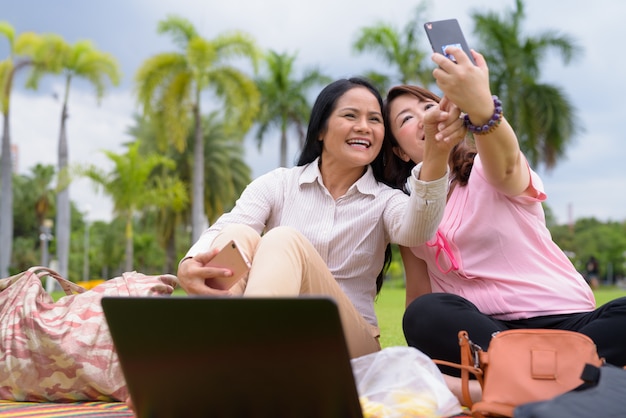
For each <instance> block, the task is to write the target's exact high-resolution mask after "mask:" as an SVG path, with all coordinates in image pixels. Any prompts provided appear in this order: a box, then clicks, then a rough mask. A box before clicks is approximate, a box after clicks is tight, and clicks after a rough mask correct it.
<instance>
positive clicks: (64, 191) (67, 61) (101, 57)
mask: <svg viewBox="0 0 626 418" xmlns="http://www.w3.org/2000/svg"><path fill="white" fill-rule="evenodd" d="M61 66H62V71H63V76H64V78H65V89H64V92H63V99H62V100H63V102H62V105H61V121H60V122H61V123H60V126H61V128H60V131H59V144H58V168H59V171H58V180H57V213H56V250H57V260H58V262H59V267H58V269H59V273H60V274H61V275H62V276H63V277H68V276H67V275H68V263H69V248H70V223H71V219H70V218H71V216H70V213H71V211H70V195H69V184H70V178H69V175H68V160H69V147H68V141H67V118H68V116H69V114H68V101H69V95H70V88H71V84H72V79H74V78H84V79H86V80H88V81H89V82H90V83H91V84H92V85H93V86H94V87H95V90H96V97H97V100H98V101H100V99H101V98H102V97H103V96H104V91H105V85H106V83H105V81H106V79H108V80H109V81H110V82H111V83H112V84H113V85H117V84H118V83H119V80H120V76H121V74H120V70H119V65H118V63H117V61H116V60H115V58H114V57H113V56H111V55H110V54H107V53H103V52H100V51H98V50H97V49H96V48H95V47H94V45H93V44H92V43H91V42H90V41H78V42H76V43H75V44H74V45H73V46H70V45H67V44H65V43H64V53H63V54H62V59H61ZM38 81H39V78H37V77H34V78H33V79H32V80H31V84H30V85H31V87H33V88H37V85H38Z"/></svg>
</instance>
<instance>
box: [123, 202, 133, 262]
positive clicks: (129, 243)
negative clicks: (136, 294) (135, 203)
mask: <svg viewBox="0 0 626 418" xmlns="http://www.w3.org/2000/svg"><path fill="white" fill-rule="evenodd" d="M125 256H126V263H125V267H124V271H133V257H134V251H133V215H132V211H130V214H129V215H128V219H127V220H126V250H125Z"/></svg>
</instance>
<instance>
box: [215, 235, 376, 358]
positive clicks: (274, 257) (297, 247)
mask: <svg viewBox="0 0 626 418" xmlns="http://www.w3.org/2000/svg"><path fill="white" fill-rule="evenodd" d="M231 239H234V240H235V241H237V244H238V245H239V247H240V248H241V250H242V251H243V252H244V253H245V254H246V255H247V256H248V259H249V260H251V262H252V268H251V269H250V273H249V274H248V277H247V278H244V279H241V280H240V281H239V282H238V283H237V284H235V286H233V287H232V288H231V292H232V293H233V294H234V295H243V296H254V297H271V296H281V297H288V296H297V295H319V296H327V297H331V298H333V299H334V300H335V301H336V303H337V305H338V307H339V316H340V317H341V323H342V326H343V330H344V333H345V335H346V342H347V345H348V351H349V352H350V357H351V358H354V357H358V356H362V355H365V354H370V353H373V352H375V351H379V350H380V343H379V341H378V337H379V334H380V331H379V329H378V328H377V327H375V326H373V325H371V324H369V323H368V322H367V321H366V320H365V319H363V317H362V316H361V314H360V313H359V312H358V311H357V310H356V308H355V307H354V305H353V304H352V302H351V301H350V299H349V298H348V296H346V294H345V293H344V292H343V290H342V289H341V288H340V287H339V285H338V284H337V281H336V280H335V278H334V277H333V275H332V274H331V273H330V271H329V270H328V267H327V266H326V263H325V262H324V260H323V259H322V258H321V257H320V255H319V254H318V252H317V250H316V249H315V247H313V245H312V244H311V243H310V242H309V240H308V239H306V238H305V237H304V236H303V235H302V234H301V233H300V232H298V231H297V230H296V229H294V228H291V227H285V226H281V227H277V228H274V229H272V230H270V231H269V232H267V233H265V234H264V235H263V236H262V237H261V236H260V235H259V234H258V233H257V232H256V231H254V230H253V229H252V228H250V227H248V226H245V225H230V226H227V227H226V228H224V229H223V230H222V231H221V232H220V233H219V234H218V235H217V237H216V238H215V241H214V243H213V244H214V246H215V247H217V248H221V247H223V246H224V245H226V244H227V243H228V242H229V241H230V240H231Z"/></svg>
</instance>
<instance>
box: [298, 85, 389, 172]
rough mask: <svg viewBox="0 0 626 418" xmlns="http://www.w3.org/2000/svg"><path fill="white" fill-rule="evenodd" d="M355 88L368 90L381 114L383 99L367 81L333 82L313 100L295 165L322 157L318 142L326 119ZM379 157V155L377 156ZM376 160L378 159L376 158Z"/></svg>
mask: <svg viewBox="0 0 626 418" xmlns="http://www.w3.org/2000/svg"><path fill="white" fill-rule="evenodd" d="M355 87H365V88H366V89H368V90H369V91H370V92H371V93H372V94H373V95H374V97H376V100H378V104H379V105H380V109H381V112H382V109H383V98H382V96H381V95H380V92H379V91H378V90H377V89H376V87H374V85H373V84H372V83H370V82H369V81H368V80H367V79H365V78H361V77H352V78H348V79H345V78H342V79H340V80H337V81H333V82H332V83H330V84H329V85H327V86H326V87H324V89H323V90H322V91H321V92H320V94H319V95H318V96H317V99H315V103H314V104H313V108H312V109H311V117H310V119H309V127H308V129H307V132H306V138H305V141H304V147H303V148H302V152H301V153H300V158H299V159H298V163H297V165H299V166H301V165H305V164H308V163H310V162H313V161H315V159H316V158H317V157H319V156H320V155H322V148H323V146H324V145H323V144H322V141H320V140H319V139H320V136H322V135H323V134H324V133H325V132H326V129H327V128H328V118H329V117H330V115H331V114H332V113H333V111H334V110H335V107H336V106H337V101H338V100H339V99H340V98H341V97H342V96H343V95H344V94H345V93H346V92H347V91H348V90H351V89H353V88H355ZM378 155H379V156H380V153H379V154H378ZM377 158H378V157H377Z"/></svg>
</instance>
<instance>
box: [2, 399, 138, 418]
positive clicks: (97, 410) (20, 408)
mask: <svg viewBox="0 0 626 418" xmlns="http://www.w3.org/2000/svg"><path fill="white" fill-rule="evenodd" d="M0 416H2V418H10V417H29V418H44V417H45V418H61V417H78V418H82V417H89V418H100V417H118V418H122V417H129V418H130V417H134V414H133V412H132V411H131V410H130V409H129V408H128V407H127V406H126V404H125V403H123V402H72V403H52V402H44V403H37V402H13V401H3V400H0Z"/></svg>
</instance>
